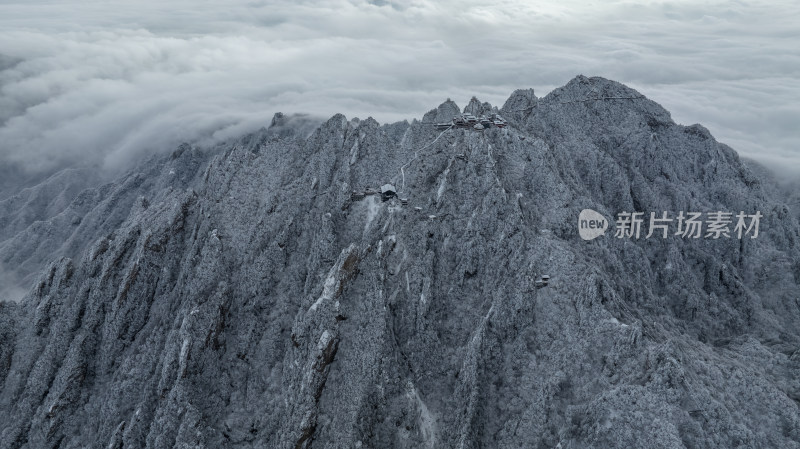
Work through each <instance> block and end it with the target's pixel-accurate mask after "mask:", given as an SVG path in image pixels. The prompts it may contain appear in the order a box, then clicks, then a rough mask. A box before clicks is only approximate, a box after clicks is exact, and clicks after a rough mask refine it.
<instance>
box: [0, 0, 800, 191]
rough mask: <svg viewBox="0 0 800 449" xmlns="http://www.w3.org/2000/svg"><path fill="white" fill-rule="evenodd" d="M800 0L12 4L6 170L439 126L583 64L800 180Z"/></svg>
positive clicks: (2, 124)
mask: <svg viewBox="0 0 800 449" xmlns="http://www.w3.org/2000/svg"><path fill="white" fill-rule="evenodd" d="M798 23H800V4H798V3H796V2H791V1H769V2H767V1H747V0H742V1H708V0H697V1H671V2H655V1H642V0H631V1H604V2H594V3H587V2H584V1H576V0H558V1H555V0H546V1H540V2H527V1H508V0H497V1H493V2H487V1H485V0H484V1H473V0H461V1H451V0H446V1H436V2H433V1H408V2H400V1H397V2H394V1H372V2H369V1H363V0H327V1H315V2H312V1H282V0H277V1H254V0H247V1H245V0H232V1H215V0H206V1H191V2H190V1H187V0H178V1H170V2H154V1H152V0H144V1H139V2H127V1H126V2H123V1H121V0H103V1H99V0H89V1H81V2H77V1H74V0H71V1H52V0H50V1H42V0H25V1H17V0H14V1H8V0H2V1H0V164H6V165H7V166H8V165H9V164H10V165H14V166H21V167H23V168H24V169H25V170H26V171H33V172H36V171H48V170H53V169H54V168H57V167H60V166H62V165H69V164H75V163H87V162H88V163H96V164H101V165H103V166H105V167H107V168H112V169H119V168H122V167H125V166H127V165H129V164H130V163H131V162H133V161H135V160H136V159H137V158H140V157H141V156H143V155H147V154H150V153H154V152H157V151H168V150H171V149H173V148H174V147H175V146H176V145H177V144H179V143H181V142H183V141H190V142H198V143H201V144H204V143H212V142H215V141H219V140H224V139H227V138H230V137H234V136H238V135H241V134H243V133H245V132H248V131H252V130H255V129H257V128H259V127H261V126H264V125H268V124H269V120H270V118H271V117H272V115H273V113H274V112H277V111H282V112H285V113H295V112H298V113H307V114H311V115H312V116H318V117H320V119H323V118H325V117H329V116H330V115H332V114H334V113H336V112H342V113H344V114H346V115H347V116H348V117H354V116H358V117H361V118H366V117H367V116H372V117H374V118H376V119H377V120H379V121H381V122H391V121H396V120H402V119H409V120H410V119H413V118H419V117H421V115H422V114H423V113H424V112H425V111H427V110H429V109H431V108H433V107H435V106H436V105H437V104H439V103H440V102H441V101H443V100H444V99H445V98H447V97H450V98H453V99H454V100H456V101H457V102H459V103H460V104H461V105H462V106H463V104H464V103H466V101H467V100H468V99H469V98H470V97H471V96H473V95H476V96H477V97H478V98H479V99H481V100H482V101H489V102H491V103H493V104H498V105H502V103H503V101H504V100H505V99H506V98H507V97H508V95H509V94H510V93H511V92H512V91H513V90H514V89H517V88H528V87H533V88H535V89H536V92H537V95H539V96H543V95H545V94H546V93H547V92H549V91H550V90H551V89H553V88H555V87H558V86H560V85H563V84H565V83H566V82H567V81H569V80H570V79H571V78H572V77H574V76H575V75H578V74H584V75H587V76H594V75H598V76H604V77H606V78H610V79H614V80H617V81H620V82H622V83H625V84H627V85H629V86H631V87H633V88H635V89H637V90H639V91H640V92H641V93H643V94H644V95H646V96H648V97H649V98H651V99H653V100H655V101H657V102H659V103H661V104H662V105H663V106H664V107H666V108H667V109H668V110H670V111H671V112H672V115H673V118H674V119H675V120H676V121H678V122H679V123H684V124H692V123H701V124H703V125H705V126H706V127H708V128H709V129H710V130H711V132H712V133H713V134H714V136H715V137H716V138H717V139H718V140H720V141H722V142H725V143H727V144H729V145H731V146H732V147H734V148H735V149H736V150H738V151H739V153H740V154H742V155H743V156H747V157H751V158H754V159H756V160H759V161H761V162H762V163H764V164H765V165H767V166H769V167H772V168H774V169H776V170H779V171H780V172H781V173H782V174H785V175H788V176H792V175H794V176H796V175H797V173H800V151H799V150H798V143H800V133H798V132H797V123H798V122H800V83H798V82H797V81H798V75H800V52H798V51H797V43H798V42H800V27H798V26H797V24H798Z"/></svg>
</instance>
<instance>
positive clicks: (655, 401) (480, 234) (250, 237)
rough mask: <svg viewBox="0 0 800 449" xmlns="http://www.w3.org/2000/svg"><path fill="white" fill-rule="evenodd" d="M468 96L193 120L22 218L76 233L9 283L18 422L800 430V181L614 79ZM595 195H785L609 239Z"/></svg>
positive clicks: (109, 436)
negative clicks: (798, 209) (713, 226)
mask: <svg viewBox="0 0 800 449" xmlns="http://www.w3.org/2000/svg"><path fill="white" fill-rule="evenodd" d="M476 102H477V100H476ZM476 104H479V103H476ZM481 107H484V106H483V105H481ZM459 112H460V110H459V108H458V107H457V106H456V105H455V103H453V102H451V101H448V102H445V103H443V104H442V105H440V106H439V107H438V108H437V109H435V110H432V111H430V112H428V113H427V114H425V116H424V118H423V120H422V121H421V122H416V121H415V122H414V123H411V124H407V123H403V122H401V123H399V124H394V125H384V126H380V125H379V124H378V123H377V122H376V121H374V120H372V119H366V120H358V121H356V120H350V121H348V120H347V119H346V118H345V117H344V116H342V115H335V116H334V117H332V118H330V119H329V120H327V121H326V122H325V123H323V124H322V125H321V126H319V127H318V128H317V129H316V130H315V131H314V132H313V134H312V135H311V136H310V137H308V138H307V139H305V138H303V137H302V136H300V135H298V134H297V133H276V132H274V131H270V129H271V128H270V129H265V130H262V131H260V132H258V133H255V134H253V135H250V136H247V137H245V138H242V139H241V140H239V141H237V142H234V143H231V144H229V145H225V146H222V147H220V148H218V149H217V150H216V151H199V150H196V149H192V148H188V147H183V148H181V149H179V150H178V151H177V152H176V153H175V154H173V155H172V156H171V157H167V158H162V159H152V160H150V161H148V162H147V163H146V164H143V166H142V167H139V168H137V169H136V170H135V171H134V172H132V173H130V174H128V175H126V176H125V177H122V178H121V179H120V180H119V181H117V182H115V183H112V184H109V185H107V186H104V187H102V188H100V189H95V190H88V191H86V192H84V193H82V194H81V195H79V198H83V201H82V202H78V201H77V200H76V201H73V202H72V204H71V205H70V206H68V207H67V208H66V209H64V210H63V211H62V212H61V213H59V214H58V215H57V216H56V218H53V219H52V220H53V222H55V221H56V220H62V221H63V222H64V223H66V222H68V221H69V219H70V218H69V217H73V216H75V215H79V214H83V215H82V216H85V218H83V219H82V220H81V222H80V224H79V225H77V226H76V227H74V228H69V229H71V230H70V231H64V230H62V229H61V227H60V225H59V226H58V227H56V226H55V225H53V228H58V231H48V232H49V233H48V232H45V231H42V229H41V225H39V226H40V227H37V225H36V224H35V223H33V224H31V225H30V226H28V227H27V228H26V229H25V230H22V231H20V232H19V233H17V234H16V235H15V236H14V237H11V238H10V239H8V240H7V241H6V242H4V243H3V244H2V246H0V256H2V257H3V260H6V261H10V260H22V258H24V257H26V255H27V259H24V260H31V261H42V260H44V259H46V257H45V254H48V253H49V254H51V257H50V258H49V259H48V260H49V263H48V264H47V266H46V267H44V268H39V269H38V270H37V271H38V272H39V273H40V274H39V277H38V280H37V282H36V283H35V285H34V286H33V288H32V289H31V291H30V292H29V293H28V294H27V296H26V297H25V298H24V300H23V301H22V302H21V303H19V304H11V303H0V385H2V388H0V423H2V425H1V426H0V432H1V433H0V447H2V448H23V447H24V448H49V447H61V448H78V447H111V448H129V447H130V448H140V447H151V448H162V447H208V448H246V447H248V448H249V447H270V448H273V447H274V448H310V447H330V448H337V447H341V448H354V447H364V448H367V447H375V448H384V447H397V448H419V447H430V448H477V447H492V448H494V447H497V448H504V447H509V448H510V447H533V448H554V447H557V445H559V444H560V447H561V448H563V449H567V448H584V447H596V448H630V447H637V448H680V447H687V448H732V447H781V448H793V447H794V448H797V447H800V405H798V404H799V403H800V335H798V325H799V324H800V249H799V247H798V244H799V243H800V227H799V226H798V223H797V214H796V213H795V212H793V211H791V210H790V209H789V207H788V206H787V205H786V204H784V200H782V199H781V198H780V197H777V196H776V194H775V193H774V192H773V191H772V190H770V189H767V188H765V187H764V182H763V181H762V180H761V178H760V177H759V176H758V175H757V174H755V173H754V172H753V171H752V170H750V169H749V168H748V167H747V166H746V165H744V164H743V163H742V162H741V161H740V160H739V158H738V156H737V154H736V153H735V152H734V151H733V150H731V149H730V148H728V147H727V146H725V145H722V144H720V143H717V142H716V141H715V140H714V139H713V137H712V136H711V135H710V134H709V133H708V131H707V130H706V129H705V128H703V127H701V126H699V125H694V126H689V127H685V126H681V125H677V124H675V123H674V122H673V121H672V120H671V118H670V115H669V113H668V112H667V111H665V110H664V109H663V108H661V107H660V106H659V105H657V104H655V103H653V102H652V101H650V100H647V99H646V98H644V97H643V96H642V95H641V94H639V93H638V92H636V91H634V90H632V89H629V88H627V87H625V86H623V85H621V84H618V83H615V82H612V81H608V80H604V79H601V78H586V77H578V78H575V79H574V80H572V81H570V82H569V83H568V84H567V85H566V86H564V87H563V88H560V89H557V90H555V91H554V92H552V93H551V94H550V95H548V96H547V97H544V98H542V99H537V98H536V97H534V96H533V92H532V91H517V92H515V93H514V94H513V95H512V96H511V98H509V100H508V101H507V102H506V104H505V106H504V107H503V108H502V109H501V111H500V112H501V113H502V114H503V116H504V117H506V118H507V119H509V122H510V126H509V127H507V128H505V129H498V128H490V129H487V130H484V131H481V132H479V131H474V130H468V129H467V130H465V129H451V130H448V131H445V132H440V131H437V130H435V129H433V127H432V126H430V125H429V124H428V123H432V122H440V121H447V120H449V119H450V118H452V116H453V115H455V114H457V113H459ZM276 120H277V121H278V122H280V120H281V117H277V118H276ZM278 125H279V124H278ZM275 126H276V124H273V128H274V127H275ZM523 138H524V139H523ZM387 182H392V183H394V184H395V185H396V186H397V189H398V193H399V195H400V196H403V197H407V198H408V199H409V202H408V205H407V206H402V205H401V204H400V202H399V201H398V200H396V199H395V200H390V201H387V202H381V200H380V198H379V197H378V196H377V195H367V196H365V197H364V198H363V199H354V197H353V196H352V195H351V192H352V191H353V190H358V191H363V190H364V189H366V188H373V189H374V188H378V187H379V186H380V185H382V184H384V183H387ZM584 208H592V209H594V210H597V211H599V212H601V213H603V214H604V215H606V216H607V217H614V216H616V214H617V213H619V212H622V211H643V212H650V211H671V212H677V211H680V210H683V211H689V210H702V211H711V210H722V211H732V212H734V213H736V212H739V211H740V210H744V211H747V212H748V213H752V212H754V211H755V210H760V211H761V212H762V213H763V214H764V218H763V219H762V223H761V227H760V235H759V237H758V238H757V239H749V238H747V239H742V240H739V239H736V238H733V239H720V240H711V239H700V240H686V239H681V238H678V237H675V238H668V239H661V238H657V239H639V240H628V239H615V238H613V236H612V235H606V236H605V237H601V238H599V239H597V240H593V241H591V242H586V241H583V240H581V239H580V238H579V237H578V235H577V229H576V222H577V216H578V213H579V212H580V210H581V209H584ZM62 216H63V217H62ZM59 217H60V218H59ZM0 219H3V217H0ZM59 223H62V222H59ZM32 228H33V229H32ZM48 239H49V240H48ZM25 242H27V243H25ZM36 263H40V262H36ZM36 263H34V262H30V265H29V266H30V267H33V266H35V265H36ZM544 274H548V275H550V276H551V281H550V283H549V285H548V286H547V287H545V288H536V286H535V281H536V280H537V279H538V277H539V276H541V275H544Z"/></svg>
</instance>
